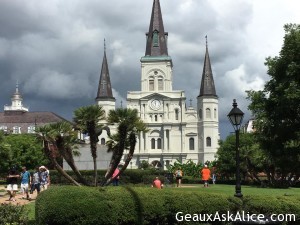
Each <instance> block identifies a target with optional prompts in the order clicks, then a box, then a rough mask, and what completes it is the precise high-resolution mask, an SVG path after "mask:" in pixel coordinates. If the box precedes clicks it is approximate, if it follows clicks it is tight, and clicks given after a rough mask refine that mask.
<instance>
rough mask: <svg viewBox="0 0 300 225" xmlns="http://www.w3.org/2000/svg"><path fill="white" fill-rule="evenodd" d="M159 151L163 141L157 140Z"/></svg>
mask: <svg viewBox="0 0 300 225" xmlns="http://www.w3.org/2000/svg"><path fill="white" fill-rule="evenodd" d="M157 149H161V139H160V138H158V139H157Z"/></svg>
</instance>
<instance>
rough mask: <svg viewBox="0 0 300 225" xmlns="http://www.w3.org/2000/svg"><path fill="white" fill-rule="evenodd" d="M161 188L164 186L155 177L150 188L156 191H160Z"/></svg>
mask: <svg viewBox="0 0 300 225" xmlns="http://www.w3.org/2000/svg"><path fill="white" fill-rule="evenodd" d="M163 186H164V185H163V184H162V183H161V181H160V179H159V178H158V177H156V178H155V180H154V181H153V184H152V187H154V188H157V189H162V188H163Z"/></svg>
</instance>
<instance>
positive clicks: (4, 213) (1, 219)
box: [0, 204, 28, 225]
mask: <svg viewBox="0 0 300 225" xmlns="http://www.w3.org/2000/svg"><path fill="white" fill-rule="evenodd" d="M27 222H28V217H27V211H26V210H25V208H24V206H20V205H12V204H1V205H0V225H8V224H12V225H25V224H27Z"/></svg>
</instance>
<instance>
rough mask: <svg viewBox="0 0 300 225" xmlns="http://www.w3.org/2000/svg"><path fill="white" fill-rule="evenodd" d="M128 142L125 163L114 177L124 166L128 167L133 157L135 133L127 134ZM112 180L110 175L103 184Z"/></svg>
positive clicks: (120, 172) (122, 170)
mask: <svg viewBox="0 0 300 225" xmlns="http://www.w3.org/2000/svg"><path fill="white" fill-rule="evenodd" d="M129 142H130V148H129V152H128V154H127V157H126V160H125V163H124V165H123V166H122V168H121V169H120V171H119V173H118V174H117V175H116V177H118V176H120V175H121V174H122V173H123V172H124V171H125V170H126V168H127V167H128V165H129V163H130V161H131V159H132V157H133V154H134V149H135V144H136V136H135V134H134V133H133V132H132V133H130V136H129ZM112 181H113V179H112V177H110V178H109V179H108V180H107V181H106V183H105V185H104V186H107V185H109V184H110V183H111V182H112Z"/></svg>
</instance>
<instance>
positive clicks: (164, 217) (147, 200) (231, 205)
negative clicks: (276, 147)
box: [36, 186, 300, 225]
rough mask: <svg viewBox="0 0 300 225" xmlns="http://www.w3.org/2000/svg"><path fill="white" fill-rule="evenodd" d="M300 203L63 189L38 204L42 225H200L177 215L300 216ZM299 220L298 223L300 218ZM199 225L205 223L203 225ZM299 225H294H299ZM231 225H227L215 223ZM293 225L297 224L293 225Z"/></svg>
mask: <svg viewBox="0 0 300 225" xmlns="http://www.w3.org/2000/svg"><path fill="white" fill-rule="evenodd" d="M299 200H300V199H293V198H290V196H289V197H281V198H280V199H277V198H270V197H265V198H263V197H244V198H243V200H241V199H239V198H235V197H231V196H226V195H223V194H208V193H201V192H194V191H192V190H191V191H189V190H184V191H183V190H182V189H175V188H165V189H162V190H157V189H153V188H142V187H134V188H132V187H128V186H123V187H110V188H105V189H100V188H91V187H74V186H61V187H53V188H51V189H49V190H47V191H44V192H42V193H41V194H40V195H39V196H38V198H37V200H36V223H37V225H71V224H72V225H94V224H102V225H143V224H144V225H152V224H153V225H156V224H157V225H169V224H197V222H196V223H195V222H178V221H177V220H176V217H175V215H176V212H183V214H185V213H188V214H198V215H199V214H206V213H209V214H210V213H215V212H219V214H221V213H227V212H228V211H229V212H231V213H234V212H237V211H241V210H244V211H246V212H249V213H264V214H266V215H268V214H269V213H296V214H297V215H298V216H299V215H300V205H299V204H298V202H299ZM298 219H299V218H298ZM198 223H199V224H200V222H198ZM299 223H300V221H297V222H296V223H295V224H299ZM214 224H226V223H214ZM291 224H292V223H291Z"/></svg>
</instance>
